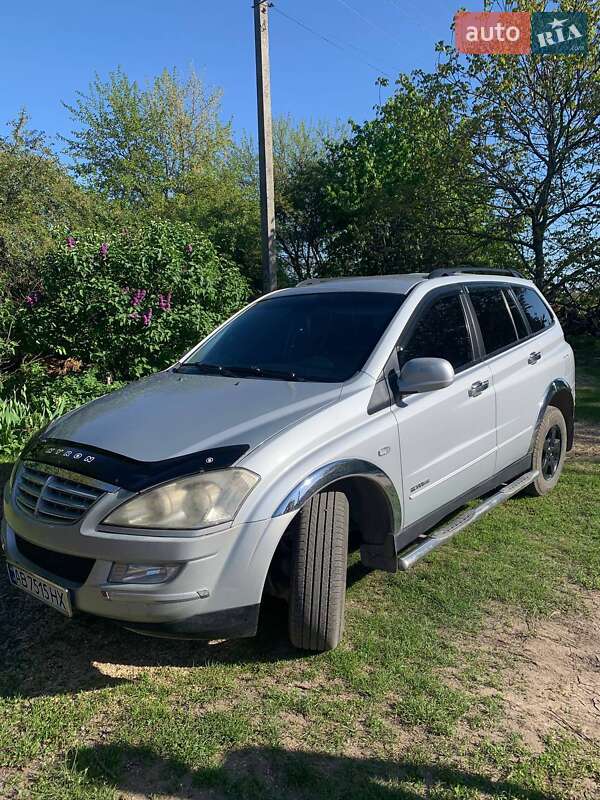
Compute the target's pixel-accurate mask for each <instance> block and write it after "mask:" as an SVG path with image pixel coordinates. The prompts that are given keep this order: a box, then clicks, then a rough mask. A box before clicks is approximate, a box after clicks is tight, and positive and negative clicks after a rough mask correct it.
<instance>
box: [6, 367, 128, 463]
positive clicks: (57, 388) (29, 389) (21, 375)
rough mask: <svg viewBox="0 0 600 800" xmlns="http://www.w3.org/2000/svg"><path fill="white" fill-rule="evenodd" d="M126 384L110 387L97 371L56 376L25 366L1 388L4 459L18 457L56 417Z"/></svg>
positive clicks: (45, 370)
mask: <svg viewBox="0 0 600 800" xmlns="http://www.w3.org/2000/svg"><path fill="white" fill-rule="evenodd" d="M123 385H124V384H123V383H110V384H108V383H107V382H106V381H103V380H101V379H100V378H99V377H98V375H97V373H96V372H95V371H94V370H89V371H87V372H85V373H83V374H79V375H75V374H67V375H52V374H48V372H47V367H46V366H45V365H43V364H41V363H32V364H28V365H27V366H24V367H22V368H21V369H20V370H17V371H16V372H14V373H13V374H11V375H10V376H9V377H6V378H4V380H3V381H2V384H1V385H0V396H2V397H3V398H4V399H3V400H2V402H0V458H2V457H4V458H13V457H15V456H17V455H18V454H19V452H20V451H21V450H22V449H23V446H24V445H25V443H26V442H27V440H28V439H29V438H30V437H31V436H32V435H33V434H34V433H36V431H38V430H40V429H41V428H43V427H45V426H46V425H47V424H48V423H49V422H50V421H51V420H52V419H54V418H55V417H59V416H61V414H66V412H67V411H70V410H71V409H72V408H76V407H77V406H80V405H82V404H83V403H87V402H89V401H90V400H94V399H95V398H96V397H100V396H101V395H103V394H106V393H107V392H110V391H114V390H115V389H120V388H121V387H122V386H123Z"/></svg>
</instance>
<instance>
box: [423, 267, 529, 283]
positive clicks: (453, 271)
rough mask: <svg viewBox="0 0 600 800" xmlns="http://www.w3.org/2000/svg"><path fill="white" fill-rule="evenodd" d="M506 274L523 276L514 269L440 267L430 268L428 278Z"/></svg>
mask: <svg viewBox="0 0 600 800" xmlns="http://www.w3.org/2000/svg"><path fill="white" fill-rule="evenodd" d="M465 273H466V274H467V275H503V276H504V275H508V276H509V277H510V278H523V279H524V280H525V276H524V275H523V274H522V273H521V272H519V271H518V270H516V269H492V268H491V267H441V268H440V269H434V270H432V271H431V272H430V273H429V275H428V276H427V277H428V278H447V277H449V276H450V275H461V274H465Z"/></svg>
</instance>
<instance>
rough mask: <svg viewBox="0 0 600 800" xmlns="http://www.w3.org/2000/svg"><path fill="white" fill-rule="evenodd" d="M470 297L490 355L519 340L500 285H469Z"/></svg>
mask: <svg viewBox="0 0 600 800" xmlns="http://www.w3.org/2000/svg"><path fill="white" fill-rule="evenodd" d="M469 297H470V298H471V302H472V303H473V308H474V309H475V315H476V316H477V320H478V322H479V327H480V328H481V335H482V336H483V344H484V346H485V350H486V353H487V354H488V355H490V354H491V353H495V352H496V351H497V350H501V349H502V348H503V347H506V346H507V345H509V344H512V343H513V342H516V341H517V333H516V330H515V326H514V324H513V320H512V316H511V314H510V311H509V310H508V306H507V305H506V301H505V300H504V295H503V293H502V290H501V289H500V288H499V287H496V286H469Z"/></svg>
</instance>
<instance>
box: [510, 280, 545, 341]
mask: <svg viewBox="0 0 600 800" xmlns="http://www.w3.org/2000/svg"><path fill="white" fill-rule="evenodd" d="M512 288H513V291H514V293H515V294H516V296H517V300H518V301H519V303H520V304H521V308H522V309H523V311H524V312H525V316H526V317H527V319H528V321H529V324H530V325H531V331H532V333H538V331H542V330H544V328H549V327H550V326H551V325H552V314H551V313H550V310H549V309H548V307H547V305H546V304H545V303H544V301H543V300H542V298H541V297H540V296H539V294H538V293H537V292H536V291H535V290H534V289H528V288H527V287H526V286H513V287H512Z"/></svg>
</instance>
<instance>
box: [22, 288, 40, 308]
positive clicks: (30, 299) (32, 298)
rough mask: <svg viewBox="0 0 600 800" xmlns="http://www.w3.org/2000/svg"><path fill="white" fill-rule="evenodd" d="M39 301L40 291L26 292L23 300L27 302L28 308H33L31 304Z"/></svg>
mask: <svg viewBox="0 0 600 800" xmlns="http://www.w3.org/2000/svg"><path fill="white" fill-rule="evenodd" d="M39 301H40V293H39V292H31V294H28V295H27V297H26V298H25V302H26V303H27V305H28V306H29V308H33V306H34V305H35V304H36V303H39Z"/></svg>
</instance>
